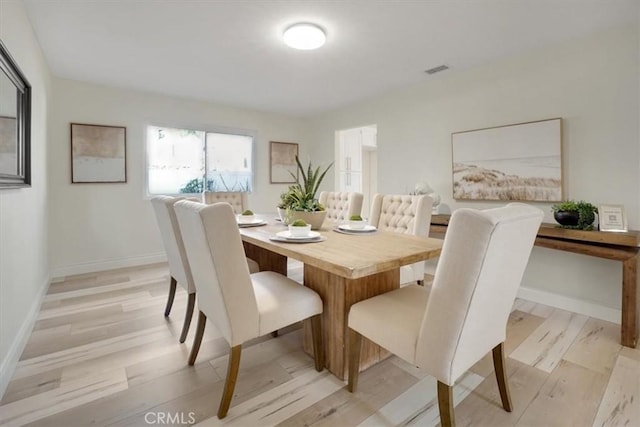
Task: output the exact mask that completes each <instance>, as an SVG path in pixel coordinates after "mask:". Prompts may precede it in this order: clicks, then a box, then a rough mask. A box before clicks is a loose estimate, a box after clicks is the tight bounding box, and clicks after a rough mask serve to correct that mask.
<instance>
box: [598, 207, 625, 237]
mask: <svg viewBox="0 0 640 427" xmlns="http://www.w3.org/2000/svg"><path fill="white" fill-rule="evenodd" d="M598 222H599V225H600V231H618V232H624V231H627V230H628V228H627V215H626V213H625V211H624V206H623V205H600V206H599V207H598Z"/></svg>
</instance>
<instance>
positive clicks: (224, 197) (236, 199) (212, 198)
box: [202, 191, 249, 214]
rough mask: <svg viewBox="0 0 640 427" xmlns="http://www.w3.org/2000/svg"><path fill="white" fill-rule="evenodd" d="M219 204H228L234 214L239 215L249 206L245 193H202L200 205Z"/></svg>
mask: <svg viewBox="0 0 640 427" xmlns="http://www.w3.org/2000/svg"><path fill="white" fill-rule="evenodd" d="M220 202H225V203H229V204H230V205H231V207H232V208H233V212H234V213H235V214H241V213H242V212H243V211H244V210H245V209H248V206H249V202H248V198H247V193H243V192H239V191H229V192H224V191H205V192H203V193H202V203H204V204H207V205H211V204H213V203H220Z"/></svg>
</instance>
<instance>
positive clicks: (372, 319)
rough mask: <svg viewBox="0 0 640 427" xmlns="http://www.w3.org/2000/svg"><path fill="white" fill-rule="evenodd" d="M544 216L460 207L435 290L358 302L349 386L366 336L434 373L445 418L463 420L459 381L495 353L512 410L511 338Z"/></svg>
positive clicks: (518, 209) (528, 210)
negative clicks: (456, 391)
mask: <svg viewBox="0 0 640 427" xmlns="http://www.w3.org/2000/svg"><path fill="white" fill-rule="evenodd" d="M542 216H543V213H542V211H541V210H539V209H536V208H534V207H531V206H527V205H523V204H510V205H508V206H506V207H502V208H497V209H489V210H485V211H477V210H473V209H458V210H456V211H455V212H454V213H453V215H452V216H451V221H450V222H449V227H448V229H447V234H446V236H445V240H444V245H443V247H442V254H441V256H440V261H439V263H438V268H437V269H436V274H435V278H434V282H433V286H432V287H431V289H429V288H425V287H422V286H417V285H409V286H405V287H402V288H399V289H396V290H394V291H391V292H389V293H386V294H382V295H378V296H376V297H373V298H370V299H367V300H364V301H360V302H358V303H356V304H354V305H353V306H351V310H350V312H349V320H348V322H349V323H348V324H349V383H348V388H349V390H350V391H352V392H354V391H355V390H356V387H357V383H358V369H359V358H360V355H359V353H360V347H361V342H362V336H364V337H366V338H368V339H370V340H371V341H373V342H375V343H377V344H379V345H381V346H382V347H384V348H386V349H387V350H389V351H391V352H392V353H394V354H396V355H397V356H399V357H400V358H402V359H404V360H406V361H407V362H409V363H411V364H413V365H414V366H417V367H418V368H420V369H421V370H423V371H425V372H427V373H428V374H430V375H432V376H434V377H435V379H436V380H437V381H438V387H437V389H438V406H439V409H440V421H441V423H442V425H443V426H451V425H455V419H454V414H453V400H452V388H453V385H454V383H455V382H456V380H457V379H458V378H459V377H460V376H461V375H462V374H463V373H464V372H465V371H466V370H468V369H469V368H470V367H471V366H472V365H473V364H475V363H476V362H477V361H478V360H480V359H481V358H482V357H484V356H485V355H486V354H487V353H488V352H489V351H492V352H493V363H494V368H495V372H496V378H497V380H498V389H499V392H500V397H501V400H502V404H503V406H504V409H505V410H506V411H509V412H510V411H511V398H510V395H509V387H508V382H507V377H506V375H505V367H504V361H505V360H504V357H505V356H504V350H503V344H504V341H505V337H506V328H507V320H508V317H509V313H510V311H511V307H512V305H513V301H514V300H515V297H516V293H517V291H518V288H519V286H520V282H521V280H522V276H523V274H524V270H525V267H526V265H527V262H528V259H529V255H530V253H531V249H532V247H533V243H534V241H535V237H536V233H537V231H538V228H539V227H540V223H541V221H542Z"/></svg>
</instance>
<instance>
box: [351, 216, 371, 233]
mask: <svg viewBox="0 0 640 427" xmlns="http://www.w3.org/2000/svg"><path fill="white" fill-rule="evenodd" d="M365 225H367V221H365V220H364V219H363V218H362V217H361V216H360V215H351V216H350V217H349V226H350V227H351V228H353V229H354V230H362V229H363V228H364V226H365Z"/></svg>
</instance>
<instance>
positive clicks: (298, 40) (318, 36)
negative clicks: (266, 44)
mask: <svg viewBox="0 0 640 427" xmlns="http://www.w3.org/2000/svg"><path fill="white" fill-rule="evenodd" d="M283 38H284V42H285V44H286V45H287V46H289V47H292V48H294V49H301V50H311V49H317V48H319V47H320V46H322V45H323V44H324V43H325V41H326V40H327V36H326V35H325V33H324V31H323V30H322V28H320V27H318V26H317V25H314V24H294V25H292V26H290V27H289V28H287V29H286V30H285V32H284V36H283Z"/></svg>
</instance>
